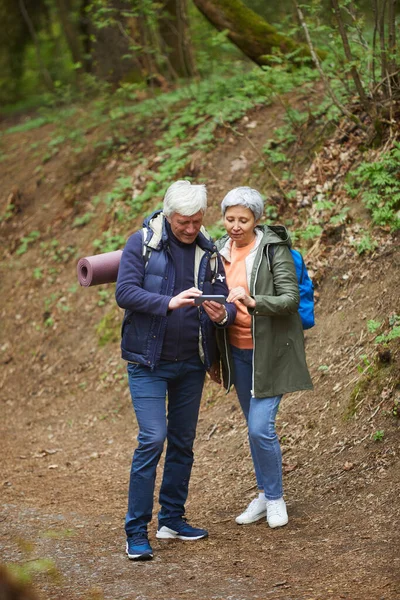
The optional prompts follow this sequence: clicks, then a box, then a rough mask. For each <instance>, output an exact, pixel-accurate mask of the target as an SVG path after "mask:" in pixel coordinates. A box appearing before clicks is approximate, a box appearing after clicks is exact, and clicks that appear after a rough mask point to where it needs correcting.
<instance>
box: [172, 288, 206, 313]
mask: <svg viewBox="0 0 400 600" xmlns="http://www.w3.org/2000/svg"><path fill="white" fill-rule="evenodd" d="M201 294H202V292H201V291H200V290H198V289H197V288H196V287H192V288H190V289H188V290H183V292H181V293H180V294H177V295H176V296H173V297H172V298H171V300H170V301H169V304H168V309H169V310H175V309H176V308H182V306H194V300H193V298H194V297H195V296H201Z"/></svg>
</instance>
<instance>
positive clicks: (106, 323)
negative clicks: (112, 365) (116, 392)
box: [96, 310, 121, 377]
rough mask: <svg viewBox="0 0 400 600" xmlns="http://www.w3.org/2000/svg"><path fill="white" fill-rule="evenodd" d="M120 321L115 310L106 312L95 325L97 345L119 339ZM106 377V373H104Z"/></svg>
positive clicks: (103, 344)
mask: <svg viewBox="0 0 400 600" xmlns="http://www.w3.org/2000/svg"><path fill="white" fill-rule="evenodd" d="M120 329H121V323H120V319H119V318H118V315H117V313H116V311H115V310H111V311H110V312H108V313H106V314H105V315H104V317H103V318H102V319H101V321H100V323H99V324H98V325H97V327H96V333H97V335H98V338H99V346H105V345H106V344H109V343H116V342H118V341H119V339H120ZM105 377H107V373H105Z"/></svg>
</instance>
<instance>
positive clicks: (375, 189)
mask: <svg viewBox="0 0 400 600" xmlns="http://www.w3.org/2000/svg"><path fill="white" fill-rule="evenodd" d="M399 161H400V144H399V143H398V142H394V144H393V147H392V149H391V150H389V151H387V152H384V153H383V154H381V155H380V156H378V157H377V159H375V160H374V161H373V162H363V163H361V165H359V167H358V168H357V169H356V170H355V171H353V172H352V173H351V175H350V180H349V182H348V183H347V185H346V189H347V191H348V193H349V194H350V195H351V196H353V197H355V196H357V195H358V194H361V199H362V201H363V203H364V204H365V206H366V207H367V208H368V209H369V211H370V212H371V215H372V222H373V223H374V224H375V225H381V226H388V227H389V228H390V230H391V231H397V230H398V229H400V211H399V209H400V179H399V176H398V174H399Z"/></svg>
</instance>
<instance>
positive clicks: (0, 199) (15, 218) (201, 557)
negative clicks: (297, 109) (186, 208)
mask: <svg viewBox="0 0 400 600" xmlns="http://www.w3.org/2000/svg"><path fill="white" fill-rule="evenodd" d="M281 113H282V108H281V107H280V106H276V105H272V106H269V107H264V108H260V109H257V110H256V111H253V113H252V114H251V115H249V116H248V117H246V118H245V119H242V120H241V122H240V123H239V124H238V128H239V130H240V129H241V130H242V131H243V132H245V135H243V136H242V137H240V138H234V137H232V136H230V135H229V133H226V134H225V135H224V136H223V137H221V140H220V141H219V143H218V144H217V145H216V147H215V150H214V151H213V152H211V153H209V154H208V155H207V156H202V155H198V156H196V157H194V158H193V164H194V165H195V166H193V164H192V165H191V169H192V173H193V172H195V175H196V177H199V176H202V177H205V178H206V179H207V180H208V182H209V185H208V188H209V199H210V200H209V203H210V210H209V211H208V213H207V215H206V223H205V224H206V225H207V224H209V225H211V224H213V223H215V222H216V221H217V220H218V219H219V213H218V206H219V202H220V200H221V198H222V197H223V195H224V194H225V193H226V192H227V191H228V190H229V189H231V188H232V187H235V186H236V185H241V184H243V183H247V182H248V181H252V182H253V185H254V187H257V182H254V178H253V179H252V177H253V175H252V165H254V162H255V161H256V160H257V148H260V147H261V146H262V143H263V140H265V139H266V138H267V137H270V136H271V132H273V129H274V127H276V124H277V122H278V121H279V119H280V118H281V116H282V115H281ZM254 122H255V123H256V126H254V127H253V126H251V127H249V124H253V123H254ZM9 126H10V122H3V123H0V128H1V130H2V131H3V132H5V131H6V129H7V128H8V127H9ZM51 135H52V126H51V125H44V126H43V127H41V128H40V129H36V130H32V131H25V132H16V133H10V134H7V136H6V137H3V138H2V142H3V143H4V145H6V146H7V153H6V154H5V157H4V158H3V160H2V162H1V163H0V169H1V175H0V182H1V186H0V214H2V215H3V216H4V215H5V214H6V211H7V207H10V205H11V204H12V205H13V208H12V211H11V212H13V214H11V215H10V216H9V217H7V218H6V219H3V221H2V222H1V224H0V252H1V256H2V259H1V266H0V276H1V279H0V293H1V304H0V306H1V308H0V314H1V328H0V369H1V370H0V402H1V419H0V453H1V478H0V489H1V508H0V560H1V561H2V562H3V563H6V564H9V565H10V564H13V565H14V566H15V565H19V567H20V568H21V571H20V572H24V573H29V574H31V576H32V578H33V585H34V588H35V590H36V592H37V594H38V596H39V597H40V598H42V600H50V599H58V598H64V599H67V600H76V599H93V600H94V599H97V600H101V599H105V600H120V599H129V600H156V599H157V600H158V599H161V598H162V599H165V600H189V599H190V600H219V599H221V600H253V599H260V600H261V599H266V598H271V599H273V600H275V599H282V600H327V599H333V600H338V599H343V600H395V599H398V598H399V597H400V581H399V573H400V564H399V559H400V545H399V492H400V469H399V468H398V462H399V419H398V412H397V410H396V409H397V407H398V405H399V401H400V386H399V381H400V380H399V373H400V365H399V355H400V347H399V344H398V343H397V342H398V340H394V342H393V343H392V344H391V346H390V348H389V349H388V348H385V347H383V348H382V347H379V346H377V344H376V343H375V341H374V339H375V337H376V334H373V333H370V332H369V330H368V328H367V322H368V321H369V320H378V321H382V322H383V321H385V320H386V321H387V319H388V318H389V317H390V315H393V314H395V313H396V312H397V314H399V312H400V311H399V309H400V305H399V298H400V256H399V252H398V249H399V246H398V238H396V237H395V236H392V235H390V234H389V233H388V232H381V234H380V236H381V237H380V239H381V243H380V246H379V248H377V250H376V251H375V252H374V253H373V254H372V255H371V254H370V255H365V254H363V255H361V256H360V255H358V254H357V252H356V251H355V249H354V247H353V246H352V244H351V239H352V235H354V231H356V229H357V227H359V226H360V224H361V223H363V222H364V221H365V220H366V219H367V215H366V214H365V213H364V211H363V210H362V209H360V207H359V206H358V205H356V204H355V203H354V201H353V203H350V200H348V202H349V205H348V206H349V208H350V211H349V219H348V221H347V224H346V225H344V226H341V227H338V228H337V229H335V230H334V231H328V230H326V231H325V232H324V235H323V236H321V238H319V239H318V242H317V243H315V244H314V245H313V246H312V247H310V249H309V253H308V259H307V262H308V264H309V265H310V269H311V270H312V271H313V273H314V275H315V281H316V285H317V296H318V303H317V305H316V322H317V325H316V326H315V327H314V328H313V329H311V330H309V331H307V332H306V335H305V337H306V349H307V358H308V364H309V368H310V371H311V374H312V377H313V381H314V386H315V389H314V391H313V392H306V393H305V392H302V393H296V394H290V395H287V396H285V397H284V399H283V401H282V406H281V410H280V413H279V417H278V430H279V434H280V439H281V443H282V450H283V460H284V487H285V496H286V500H287V504H288V511H289V524H288V525H287V526H286V527H284V528H281V529H278V530H272V529H269V528H268V526H267V524H266V522H265V521H264V520H262V521H259V522H257V523H255V524H252V525H248V526H238V525H237V524H236V523H235V516H236V515H237V514H239V513H240V512H241V511H242V510H243V509H244V507H245V506H246V505H247V503H248V502H249V501H250V500H251V499H252V498H253V497H254V495H255V494H256V489H255V485H254V483H255V482H254V477H253V473H252V466H251V460H250V455H249V451H248V445H247V434H246V427H245V424H244V421H243V417H242V415H241V413H240V410H239V407H238V402H237V399H236V396H235V393H234V391H232V392H230V393H229V394H228V395H226V394H225V393H224V392H223V391H222V390H221V389H220V388H219V387H218V386H217V385H216V384H214V383H213V382H211V381H208V382H207V384H206V387H205V391H204V396H203V401H202V407H201V412H200V420H199V425H198V431H197V438H196V443H195V464H194V467H193V473H192V478H191V484H190V494H189V499H188V502H187V517H188V519H189V521H190V522H191V523H192V524H194V525H198V526H201V527H206V528H207V529H208V530H209V538H208V539H205V540H200V541H197V542H192V543H189V542H179V541H162V540H157V539H156V538H155V531H156V526H157V519H156V513H157V508H158V504H157V498H156V501H155V508H154V518H153V521H152V523H151V524H150V528H149V534H150V541H151V543H152V546H153V549H154V560H153V561H150V562H146V563H135V562H130V561H129V560H128V559H127V558H126V555H125V536H124V528H123V522H124V515H125V510H126V502H127V485H128V477H129V470H130V463H131V457H132V452H133V450H134V448H135V444H136V434H137V426H136V422H135V418H134V413H133V410H132V407H131V401H130V397H129V393H128V389H127V381H126V375H125V366H124V364H123V362H122V360H121V359H120V351H119V341H118V339H116V338H112V339H111V340H110V341H109V343H107V344H106V345H104V346H100V345H99V336H98V332H97V329H96V328H97V325H98V323H99V322H100V321H101V320H102V318H104V316H105V315H107V316H109V318H110V320H111V321H112V322H115V323H117V324H118V322H119V321H120V319H121V311H120V310H119V309H117V308H116V307H115V303H114V301H113V290H114V286H113V285H111V284H110V285H107V286H101V287H100V288H93V287H92V288H78V287H77V279H76V271H75V267H76V262H77V259H78V258H79V257H82V256H88V255H90V254H94V252H93V246H92V242H93V240H94V239H95V238H96V237H98V236H99V233H100V232H101V231H104V230H105V229H106V228H107V226H108V223H109V216H108V215H107V213H106V210H105V209H102V208H100V205H98V207H97V208H96V209H95V211H94V212H95V216H94V218H93V219H92V220H91V221H90V223H88V224H87V225H86V226H84V227H74V226H73V221H74V218H75V217H76V214H77V212H76V205H75V204H74V203H73V202H71V197H75V198H79V200H80V204H79V206H80V208H79V211H80V213H79V214H83V213H84V212H85V210H88V207H90V202H91V198H93V197H94V196H95V195H96V194H99V193H101V192H102V191H108V190H109V188H110V185H111V183H112V181H113V180H114V179H115V176H116V174H118V173H121V168H122V167H121V165H122V161H118V159H113V160H111V159H110V160H109V162H108V163H105V164H104V163H101V164H96V163H94V164H93V165H92V166H91V167H90V168H87V170H86V171H85V169H84V166H85V165H82V164H81V163H79V161H78V160H77V159H75V158H74V157H73V156H71V154H69V153H68V148H61V149H60V151H59V152H58V153H57V154H56V155H55V156H53V157H52V158H51V160H49V161H48V162H46V163H45V164H44V167H42V168H41V170H40V173H38V169H37V167H38V158H37V157H36V156H35V153H34V152H33V151H32V147H33V145H34V144H38V143H39V142H41V141H42V142H46V140H47V141H48V140H49V139H50V138H51ZM248 139H250V140H251V144H250V143H248ZM335 144H337V142H335ZM335 147H336V150H335ZM356 148H357V144H356V140H354V139H353V140H352V139H350V140H349V141H348V142H347V145H346V144H345V143H343V142H342V145H341V146H338V145H337V146H334V144H333V142H332V143H331V145H329V143H327V144H326V145H325V146H324V147H323V148H322V150H321V151H320V153H319V155H318V156H319V157H320V158H321V156H324V152H325V156H327V155H328V154H329V156H330V162H329V168H325V169H323V177H325V178H326V179H327V178H329V176H332V178H333V177H337V174H338V173H339V172H340V164H339V161H340V155H341V154H343V153H346V152H347V153H348V154H351V153H352V152H353V156H354V152H356V150H354V149H356ZM334 150H335V151H334ZM129 151H130V152H131V153H134V152H135V147H134V146H133V145H132V146H131V147H130V148H129ZM144 151H145V152H148V153H151V152H154V150H153V149H152V148H151V147H150V145H149V146H148V147H146V148H145V149H144ZM328 151H329V152H328ZM90 158H91V157H90V156H88V157H87V160H88V163H87V164H89V165H90ZM342 158H343V156H342ZM316 160H317V159H316ZM321 160H322V158H321ZM327 165H328V163H326V164H325V167H327ZM78 168H79V169H80V171H79V176H77V171H78ZM307 168H308V167H307ZM312 172H315V169H314V171H312V170H311V171H308V175H307V177H308V178H309V179H310V176H309V174H310V173H312ZM184 176H185V172H184V171H183V172H182V177H184ZM299 177H300V175H299ZM302 177H303V179H302V181H303V184H304V185H306V182H305V175H304V174H303V176H302ZM311 179H312V178H311ZM314 183H315V181H314ZM314 183H312V184H310V185H314ZM321 183H322V182H321ZM148 208H151V207H150V206H149V207H148ZM146 210H147V209H146ZM284 210H285V211H286V214H288V213H287V211H289V214H290V211H292V212H295V211H296V210H297V208H296V205H295V204H292V205H290V206H288V207H286V208H285V209H284ZM280 216H283V211H282V215H280ZM140 221H141V220H140V219H138V220H137V221H136V222H133V223H131V224H130V225H129V228H130V231H133V230H135V229H136V228H138V227H140V224H141V223H140ZM35 230H37V231H40V239H39V241H35V240H33V239H30V241H29V242H27V249H26V252H20V253H18V249H19V248H21V243H23V237H27V236H28V237H29V235H28V234H29V232H32V231H35ZM126 232H128V229H126ZM55 240H56V242H57V243H56V244H54V241H55ZM161 471H162V464H161V465H160V467H159V474H161ZM159 479H160V477H159V478H158V480H159ZM158 483H159V481H158Z"/></svg>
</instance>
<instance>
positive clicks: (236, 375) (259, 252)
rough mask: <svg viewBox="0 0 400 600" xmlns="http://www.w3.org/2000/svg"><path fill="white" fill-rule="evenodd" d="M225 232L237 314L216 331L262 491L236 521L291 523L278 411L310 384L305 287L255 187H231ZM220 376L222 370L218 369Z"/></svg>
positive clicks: (284, 235)
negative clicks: (301, 307)
mask: <svg viewBox="0 0 400 600" xmlns="http://www.w3.org/2000/svg"><path fill="white" fill-rule="evenodd" d="M221 209H222V214H223V217H224V225H225V228H226V231H227V235H225V236H224V237H223V238H221V239H220V240H219V241H218V244H217V245H218V249H219V251H220V254H221V256H222V258H223V262H224V266H225V272H226V279H227V284H228V288H229V296H228V301H229V302H234V303H235V304H236V306H237V316H236V320H235V321H234V323H233V324H232V325H230V326H229V327H228V328H227V329H224V330H221V331H219V332H218V335H219V348H220V352H221V362H222V371H223V380H224V385H225V387H226V388H227V389H228V390H229V388H230V386H231V385H232V384H234V385H235V388H236V393H237V395H238V398H239V402H240V405H241V407H242V410H243V413H244V416H245V418H246V421H247V425H248V434H249V443H250V450H251V455H252V459H253V464H254V470H255V476H256V481H257V486H258V490H259V495H258V497H256V498H254V500H252V502H250V504H249V505H248V507H247V508H246V510H245V511H244V512H243V513H242V514H241V515H239V516H238V517H236V522H237V523H238V524H245V523H253V522H254V521H257V520H258V519H261V518H263V517H265V516H266V517H267V522H268V525H269V526H270V527H281V526H282V525H286V524H287V522H288V515H287V510H286V504H285V501H284V499H283V488H282V454H281V449H280V445H279V439H278V436H277V434H276V431H275V418H276V415H277V412H278V408H279V403H280V401H281V399H282V395H283V394H285V393H288V392H295V391H297V390H308V389H312V382H311V378H310V375H309V372H308V369H307V364H306V358H305V351H304V336H303V328H302V324H301V320H300V316H299V314H298V312H297V309H298V304H299V289H298V283H297V277H296V271H295V266H294V263H293V259H292V255H291V252H290V245H291V243H290V238H289V234H288V232H287V230H286V228H285V227H282V226H267V225H259V221H260V218H261V216H262V214H263V210H264V203H263V199H262V197H261V195H260V194H259V193H258V192H257V191H256V190H254V189H251V188H249V187H238V188H235V189H233V190H231V191H230V192H229V193H228V194H227V195H226V196H225V198H224V199H223V201H222V204H221ZM214 375H215V378H216V379H217V380H218V373H217V372H216V373H214Z"/></svg>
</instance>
